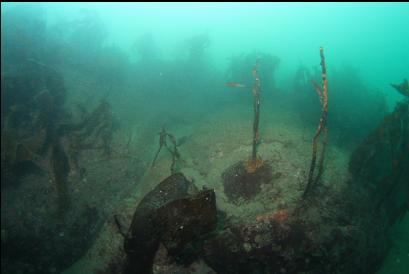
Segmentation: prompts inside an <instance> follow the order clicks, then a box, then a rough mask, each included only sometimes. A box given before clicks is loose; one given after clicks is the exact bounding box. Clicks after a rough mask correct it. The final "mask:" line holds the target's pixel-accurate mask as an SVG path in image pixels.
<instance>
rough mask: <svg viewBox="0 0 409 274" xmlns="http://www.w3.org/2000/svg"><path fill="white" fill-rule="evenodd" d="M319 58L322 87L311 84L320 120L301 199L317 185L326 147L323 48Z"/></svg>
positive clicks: (325, 85)
mask: <svg viewBox="0 0 409 274" xmlns="http://www.w3.org/2000/svg"><path fill="white" fill-rule="evenodd" d="M320 57H321V72H322V74H321V77H322V87H320V86H319V85H318V84H317V83H315V82H313V85H314V88H315V91H316V92H317V94H318V97H319V99H320V102H321V118H320V122H319V124H318V128H317V131H316V133H315V135H314V138H313V140H312V159H311V165H310V171H309V174H308V182H307V187H306V188H305V191H304V194H303V197H306V196H307V195H308V193H310V192H311V190H312V189H313V188H314V187H315V186H316V185H317V183H318V182H319V181H320V179H321V176H322V173H323V172H324V157H325V149H326V145H327V139H328V129H327V117H328V86H327V68H326V64H325V57H324V48H322V47H321V48H320ZM322 132H323V137H322V147H321V153H320V155H319V160H318V173H317V174H316V175H315V167H316V163H317V151H318V142H319V140H320V137H321V133H322Z"/></svg>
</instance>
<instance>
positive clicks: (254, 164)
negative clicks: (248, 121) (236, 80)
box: [246, 59, 263, 172]
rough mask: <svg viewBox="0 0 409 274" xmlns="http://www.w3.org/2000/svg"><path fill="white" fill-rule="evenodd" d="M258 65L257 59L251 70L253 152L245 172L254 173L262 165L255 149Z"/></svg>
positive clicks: (257, 118) (258, 101)
mask: <svg viewBox="0 0 409 274" xmlns="http://www.w3.org/2000/svg"><path fill="white" fill-rule="evenodd" d="M258 63H259V59H257V61H256V64H255V65H254V68H253V71H252V73H253V78H254V83H253V87H252V93H253V109H254V120H253V150H252V154H251V158H250V159H249V161H248V162H247V167H246V169H247V172H254V171H256V170H257V169H258V168H259V167H260V166H261V165H262V164H263V161H262V159H261V158H260V157H259V156H258V155H257V147H258V144H259V140H260V133H259V124H260V77H259V75H258V71H257V68H258Z"/></svg>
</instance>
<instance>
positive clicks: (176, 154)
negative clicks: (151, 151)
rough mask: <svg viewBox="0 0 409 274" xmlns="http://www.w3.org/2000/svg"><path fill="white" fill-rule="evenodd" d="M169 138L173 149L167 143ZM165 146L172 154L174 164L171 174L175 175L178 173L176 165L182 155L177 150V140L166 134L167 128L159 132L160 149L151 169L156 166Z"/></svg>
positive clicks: (163, 127)
mask: <svg viewBox="0 0 409 274" xmlns="http://www.w3.org/2000/svg"><path fill="white" fill-rule="evenodd" d="M167 138H169V140H170V142H171V143H172V147H169V146H168V144H167V142H166V140H167ZM163 146H165V147H166V148H167V150H168V151H169V152H170V154H171V155H172V164H171V166H170V172H171V173H172V174H174V173H176V167H175V165H176V162H177V160H179V158H180V154H179V151H178V148H177V147H178V144H177V141H176V138H175V137H174V136H173V135H172V134H170V133H167V132H166V129H165V126H162V131H161V132H159V148H158V151H157V152H156V154H155V158H154V159H153V162H152V165H151V168H153V167H154V166H155V163H156V159H157V158H158V155H159V152H160V151H161V150H162V147H163Z"/></svg>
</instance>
